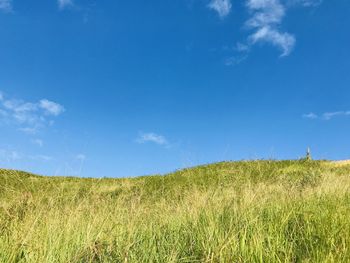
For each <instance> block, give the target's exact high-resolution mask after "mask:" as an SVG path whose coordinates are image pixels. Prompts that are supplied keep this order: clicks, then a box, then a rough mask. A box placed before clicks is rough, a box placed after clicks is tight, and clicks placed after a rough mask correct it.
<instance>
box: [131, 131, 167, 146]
mask: <svg viewBox="0 0 350 263" xmlns="http://www.w3.org/2000/svg"><path fill="white" fill-rule="evenodd" d="M136 142H138V143H147V142H151V143H155V144H158V145H168V144H169V143H168V141H167V139H166V138H165V137H164V136H162V135H159V134H155V133H152V132H151V133H140V134H139V137H138V138H137V139H136Z"/></svg>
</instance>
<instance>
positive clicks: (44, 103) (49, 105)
mask: <svg viewBox="0 0 350 263" xmlns="http://www.w3.org/2000/svg"><path fill="white" fill-rule="evenodd" d="M39 106H40V107H41V108H42V109H43V110H45V113H46V114H48V115H53V116H58V115H60V114H61V113H63V112H64V111H65V109H64V107H63V106H62V105H60V104H58V103H56V102H53V101H49V100H47V99H44V100H41V101H40V103H39Z"/></svg>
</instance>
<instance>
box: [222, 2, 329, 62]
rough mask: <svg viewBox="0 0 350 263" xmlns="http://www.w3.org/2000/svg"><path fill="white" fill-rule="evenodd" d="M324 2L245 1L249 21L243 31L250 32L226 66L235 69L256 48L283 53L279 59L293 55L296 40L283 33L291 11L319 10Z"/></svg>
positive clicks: (285, 32)
mask: <svg viewBox="0 0 350 263" xmlns="http://www.w3.org/2000/svg"><path fill="white" fill-rule="evenodd" d="M321 3H322V0H245V6H246V8H247V10H248V13H249V17H248V19H247V20H246V21H245V23H244V28H245V29H246V30H247V31H248V32H249V34H248V36H247V38H246V39H245V40H244V41H239V42H238V43H237V45H236V48H234V49H233V51H234V54H231V55H230V56H229V57H228V58H227V59H226V60H224V64H225V65H227V66H231V65H236V64H239V63H240V62H242V61H243V60H244V59H246V58H247V57H248V54H249V53H250V51H251V50H252V48H253V46H255V45H257V44H269V45H271V46H274V47H276V48H277V49H279V50H280V52H281V53H280V57H286V56H288V55H290V54H291V53H292V51H293V49H294V47H295V44H296V37H295V36H294V34H292V33H289V32H287V31H285V30H283V29H282V27H283V20H284V18H285V16H286V13H287V11H288V10H289V8H292V7H296V6H301V7H316V6H318V5H320V4H321Z"/></svg>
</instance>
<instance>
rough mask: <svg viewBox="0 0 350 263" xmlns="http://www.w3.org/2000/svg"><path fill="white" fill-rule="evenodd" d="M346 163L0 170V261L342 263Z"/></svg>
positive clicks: (349, 206)
mask: <svg viewBox="0 0 350 263" xmlns="http://www.w3.org/2000/svg"><path fill="white" fill-rule="evenodd" d="M349 187H350V165H348V164H347V163H345V164H343V165H339V164H338V165H334V164H332V163H330V162H317V161H280V162H277V161H252V162H232V163H230V162H225V163H218V164H214V165H207V166H201V167H197V168H192V169H186V170H182V171H178V172H175V173H173V174H169V175H166V176H152V177H141V178H135V179H77V178H49V177H38V176H34V175H30V174H26V173H21V172H14V171H7V170H1V171H0V262H350V250H349V247H350V190H349Z"/></svg>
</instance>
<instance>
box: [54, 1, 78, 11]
mask: <svg viewBox="0 0 350 263" xmlns="http://www.w3.org/2000/svg"><path fill="white" fill-rule="evenodd" d="M57 4H58V8H59V9H60V10H63V9H65V8H67V7H71V6H73V5H74V3H73V0H58V1H57Z"/></svg>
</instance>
